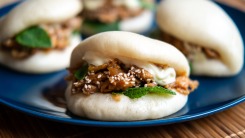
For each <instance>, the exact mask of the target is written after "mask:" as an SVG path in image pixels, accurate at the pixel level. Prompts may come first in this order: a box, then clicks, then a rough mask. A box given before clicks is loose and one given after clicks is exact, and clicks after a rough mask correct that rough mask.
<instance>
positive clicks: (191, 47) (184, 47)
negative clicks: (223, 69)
mask: <svg viewBox="0 0 245 138" xmlns="http://www.w3.org/2000/svg"><path fill="white" fill-rule="evenodd" d="M161 39H162V40H163V41H165V42H167V43H170V44H172V45H174V46H175V47H176V48H177V49H179V50H180V51H181V52H182V53H183V54H184V55H185V56H186V57H187V58H188V59H189V60H190V61H192V60H194V56H195V54H198V53H203V54H204V55H205V57H206V58H207V59H220V55H219V53H218V52H217V51H215V50H213V49H211V48H205V47H203V46H200V45H196V44H192V43H189V42H184V41H182V40H180V39H178V38H176V37H174V36H172V35H169V34H167V33H164V32H161Z"/></svg>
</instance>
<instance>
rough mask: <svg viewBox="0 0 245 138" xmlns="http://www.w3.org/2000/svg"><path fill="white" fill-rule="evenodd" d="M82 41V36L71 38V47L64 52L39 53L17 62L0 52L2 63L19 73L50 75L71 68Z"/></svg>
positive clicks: (0, 61)
mask: <svg viewBox="0 0 245 138" xmlns="http://www.w3.org/2000/svg"><path fill="white" fill-rule="evenodd" d="M80 41H81V38H80V35H73V36H71V38H70V45H69V46H67V48H65V49H64V50H61V51H59V50H51V51H49V52H42V51H39V52H37V53H35V54H34V55H32V56H30V57H28V58H27V59H23V60H16V59H14V58H13V57H12V56H10V55H9V54H8V53H5V52H4V51H0V63H1V64H3V65H5V66H7V67H9V68H12V69H14V70H17V71H21V72H26V73H37V74H39V73H48V72H54V71H57V70H61V69H65V68H66V67H68V66H69V63H70V56H71V53H72V50H73V49H74V47H76V46H77V44H79V42H80Z"/></svg>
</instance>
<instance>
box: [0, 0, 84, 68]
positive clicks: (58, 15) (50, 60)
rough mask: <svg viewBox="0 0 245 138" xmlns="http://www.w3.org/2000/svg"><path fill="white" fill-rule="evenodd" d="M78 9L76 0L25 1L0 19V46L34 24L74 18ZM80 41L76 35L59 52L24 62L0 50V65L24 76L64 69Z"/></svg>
mask: <svg viewBox="0 0 245 138" xmlns="http://www.w3.org/2000/svg"><path fill="white" fill-rule="evenodd" d="M81 10H82V4H81V2H80V1H79V0H50V1H47V0H28V1H24V2H22V3H20V4H19V5H17V6H16V7H15V8H14V9H13V10H11V11H10V12H9V13H7V14H6V15H5V16H3V17H2V18H1V19H0V43H1V42H3V41H4V40H6V39H9V38H12V37H14V36H15V35H17V34H18V33H20V32H21V31H23V30H25V29H27V28H29V27H31V26H35V25H40V24H49V23H51V24H52V23H61V22H65V21H66V20H68V19H70V18H72V17H75V16H76V15H77V14H79V12H81ZM80 41H81V38H80V35H78V34H76V35H71V37H70V44H69V46H67V48H65V49H64V50H62V51H57V50H50V51H49V52H43V51H38V52H36V53H35V54H34V55H31V56H30V57H28V58H26V59H21V60H19V59H14V58H12V57H11V56H10V55H8V54H7V53H4V51H0V52H1V55H0V63H1V64H3V65H5V66H7V67H10V68H12V69H15V70H18V71H22V72H27V73H47V72H53V71H57V70H61V69H64V68H66V67H67V66H68V65H69V60H67V59H66V60H63V61H62V60H61V59H63V58H69V57H70V54H71V51H72V50H73V48H74V47H75V46H76V45H77V44H78V43H79V42H80Z"/></svg>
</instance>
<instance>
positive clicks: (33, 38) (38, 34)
mask: <svg viewBox="0 0 245 138" xmlns="http://www.w3.org/2000/svg"><path fill="white" fill-rule="evenodd" d="M15 39H16V41H17V43H19V44H20V45H22V46H24V47H28V48H50V47H51V46H52V43H51V40H50V37H49V35H48V33H47V32H46V31H45V30H44V29H42V28H41V27H39V26H33V27H30V28H27V29H25V30H24V31H22V32H20V33H19V34H17V36H16V37H15Z"/></svg>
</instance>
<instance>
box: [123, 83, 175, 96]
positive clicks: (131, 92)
mask: <svg viewBox="0 0 245 138" xmlns="http://www.w3.org/2000/svg"><path fill="white" fill-rule="evenodd" d="M122 93H123V94H124V95H126V96H128V97H129V98H131V99H135V98H140V97H142V96H144V95H146V94H148V93H156V94H169V95H176V93H175V92H174V91H172V90H169V89H166V88H163V87H161V86H156V87H139V88H128V89H127V90H125V91H124V92H122Z"/></svg>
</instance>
